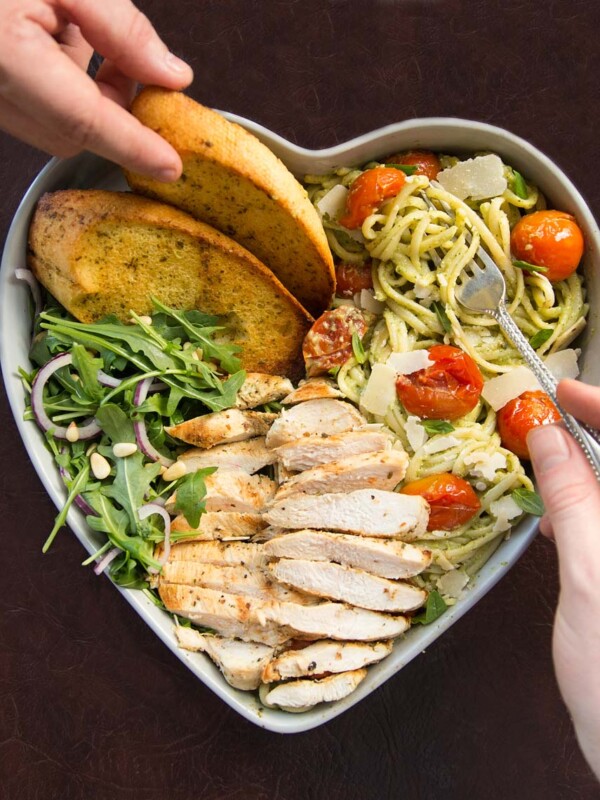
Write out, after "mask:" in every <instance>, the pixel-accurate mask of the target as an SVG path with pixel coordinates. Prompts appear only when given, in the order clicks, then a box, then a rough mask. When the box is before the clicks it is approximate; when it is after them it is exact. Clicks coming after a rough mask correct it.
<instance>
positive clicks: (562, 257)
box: [510, 210, 583, 281]
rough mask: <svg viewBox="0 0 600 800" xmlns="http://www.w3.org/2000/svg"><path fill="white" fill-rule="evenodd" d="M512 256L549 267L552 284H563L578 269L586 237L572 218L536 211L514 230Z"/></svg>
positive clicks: (563, 213)
mask: <svg viewBox="0 0 600 800" xmlns="http://www.w3.org/2000/svg"><path fill="white" fill-rule="evenodd" d="M510 245H511V249H512V253H513V256H514V257H515V258H518V259H519V260H521V261H527V262H528V263H529V264H535V266H537V267H546V269H547V271H546V272H544V275H545V276H546V277H547V278H548V280H550V281H562V280H564V279H565V278H568V277H569V275H572V274H573V272H575V270H576V269H577V265H578V264H579V262H580V261H581V256H582V255H583V234H582V232H581V228H580V227H579V225H578V224H577V223H576V222H575V218H574V217H572V216H571V214H567V213H566V212H564V211H550V210H547V211H534V212H533V214H526V215H525V216H524V217H522V218H521V219H520V220H519V222H517V224H516V225H515V227H514V228H513V229H512V233H511V236H510Z"/></svg>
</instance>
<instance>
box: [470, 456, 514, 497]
mask: <svg viewBox="0 0 600 800" xmlns="http://www.w3.org/2000/svg"><path fill="white" fill-rule="evenodd" d="M464 462H465V464H466V465H467V466H470V465H474V467H473V469H471V470H470V471H469V474H471V475H473V476H474V477H475V478H484V479H485V480H486V481H490V482H491V481H493V480H494V476H495V475H496V472H497V471H498V470H499V469H506V467H507V463H506V456H505V455H504V454H503V453H492V454H491V455H490V454H489V453H486V452H485V451H481V450H480V451H479V452H477V453H470V454H469V455H466V456H465V457H464ZM484 488H485V484H484Z"/></svg>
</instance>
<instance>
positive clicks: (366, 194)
mask: <svg viewBox="0 0 600 800" xmlns="http://www.w3.org/2000/svg"><path fill="white" fill-rule="evenodd" d="M405 182H406V175H405V174H404V173H403V172H402V170H400V169H393V168H391V167H374V168H373V169H368V170H367V171H366V172H363V173H362V174H361V175H359V176H358V178H356V179H355V180H354V181H353V182H352V183H351V184H350V189H349V191H348V197H347V198H346V213H345V214H344V216H342V217H340V220H339V222H340V225H343V226H344V228H350V229H351V230H353V229H354V228H360V226H361V225H362V224H363V222H364V221H365V220H366V218H367V217H368V216H369V214H372V213H373V211H375V210H376V209H378V208H379V206H380V205H381V204H382V203H383V201H384V200H388V199H389V198H390V197H395V196H396V195H397V194H398V192H399V191H400V189H402V187H403V186H404V184H405Z"/></svg>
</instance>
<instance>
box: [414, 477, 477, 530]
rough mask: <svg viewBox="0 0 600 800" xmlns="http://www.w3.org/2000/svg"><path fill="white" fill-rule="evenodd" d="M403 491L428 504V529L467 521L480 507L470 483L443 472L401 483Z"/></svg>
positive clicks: (446, 527)
mask: <svg viewBox="0 0 600 800" xmlns="http://www.w3.org/2000/svg"><path fill="white" fill-rule="evenodd" d="M400 491H401V492H402V493H403V494H419V495H421V497H424V498H425V500H427V502H428V503H429V506H430V512H429V523H428V525H427V530H428V531H439V530H442V531H451V530H452V529H453V528H457V527H458V526H459V525H464V524H465V522H468V521H469V520H470V519H471V518H472V517H474V516H475V514H476V513H477V512H478V511H479V509H480V508H481V503H480V502H479V498H478V497H477V495H476V494H475V492H474V491H473V488H472V487H471V484H470V483H467V481H465V480H463V478H459V477H458V476H457V475H451V474H450V473H449V472H443V473H442V474H441V475H429V476H428V477H427V478H421V479H420V480H418V481H412V482H411V483H407V484H406V486H403V487H402V489H400Z"/></svg>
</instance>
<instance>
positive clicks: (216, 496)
mask: <svg viewBox="0 0 600 800" xmlns="http://www.w3.org/2000/svg"><path fill="white" fill-rule="evenodd" d="M204 485H205V487H206V500H205V505H206V510H207V511H240V512H247V511H250V512H253V511H262V509H263V508H264V507H265V506H266V505H267V503H268V502H269V501H270V500H272V499H273V498H274V497H275V492H276V491H277V484H276V483H275V481H272V480H271V479H270V478H267V476H266V475H248V473H247V472H244V470H241V469H218V470H217V471H216V472H213V474H212V475H207V476H206V478H205V479H204Z"/></svg>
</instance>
